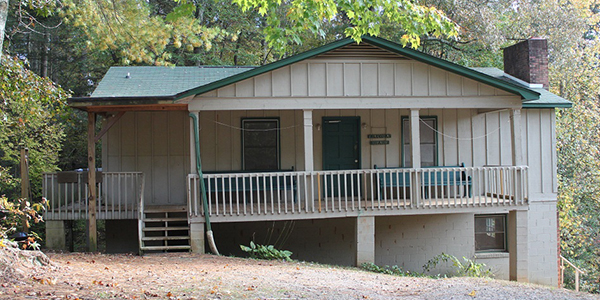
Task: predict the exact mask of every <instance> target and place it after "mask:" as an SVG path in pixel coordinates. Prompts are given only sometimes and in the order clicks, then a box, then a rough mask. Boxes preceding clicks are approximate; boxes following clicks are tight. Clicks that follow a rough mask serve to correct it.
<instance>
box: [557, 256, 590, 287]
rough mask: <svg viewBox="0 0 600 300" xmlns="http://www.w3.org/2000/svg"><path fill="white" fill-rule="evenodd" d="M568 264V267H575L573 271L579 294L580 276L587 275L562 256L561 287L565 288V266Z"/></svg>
mask: <svg viewBox="0 0 600 300" xmlns="http://www.w3.org/2000/svg"><path fill="white" fill-rule="evenodd" d="M565 262H566V263H567V265H569V266H571V267H573V269H575V290H576V291H578V292H579V274H583V275H585V274H586V273H585V271H584V270H582V269H580V268H578V267H577V266H575V265H574V264H573V263H571V262H570V261H569V260H568V259H566V258H565V257H564V256H562V255H560V285H561V286H563V284H564V281H565V264H564V263H565Z"/></svg>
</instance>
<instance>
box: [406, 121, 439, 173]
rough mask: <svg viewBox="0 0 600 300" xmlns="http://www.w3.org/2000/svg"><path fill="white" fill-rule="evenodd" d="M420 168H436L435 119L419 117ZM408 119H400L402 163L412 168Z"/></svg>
mask: <svg viewBox="0 0 600 300" xmlns="http://www.w3.org/2000/svg"><path fill="white" fill-rule="evenodd" d="M420 119H421V123H420V124H419V131H420V133H421V134H420V139H421V166H422V167H431V166H437V165H438V164H437V163H438V161H437V134H436V130H437V118H436V117H420ZM410 140H411V139H410V119H409V118H408V117H402V163H403V166H404V167H412V165H413V164H412V149H411V145H410Z"/></svg>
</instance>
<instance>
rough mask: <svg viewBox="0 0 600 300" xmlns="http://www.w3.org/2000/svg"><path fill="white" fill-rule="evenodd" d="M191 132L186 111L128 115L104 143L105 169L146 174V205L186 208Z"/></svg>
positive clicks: (104, 139)
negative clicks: (181, 206)
mask: <svg viewBox="0 0 600 300" xmlns="http://www.w3.org/2000/svg"><path fill="white" fill-rule="evenodd" d="M189 132H190V125H189V117H188V113H187V112H185V111H169V112H127V113H125V114H124V115H123V117H121V119H120V120H119V121H118V122H117V123H115V125H114V126H113V127H112V128H111V129H110V130H109V131H108V132H107V134H106V136H105V137H104V138H103V139H102V149H103V151H102V169H103V170H104V171H108V172H127V171H141V172H143V173H144V177H145V189H144V201H145V203H146V205H185V204H186V201H187V200H186V192H185V191H186V176H187V175H188V173H189V172H190V146H189V140H190V138H189V137H190V134H189Z"/></svg>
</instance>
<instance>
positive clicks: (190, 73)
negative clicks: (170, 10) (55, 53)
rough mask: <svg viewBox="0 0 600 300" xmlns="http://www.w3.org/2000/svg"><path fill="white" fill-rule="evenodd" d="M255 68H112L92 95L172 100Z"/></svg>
mask: <svg viewBox="0 0 600 300" xmlns="http://www.w3.org/2000/svg"><path fill="white" fill-rule="evenodd" d="M252 68H253V67H210V66H206V67H112V68H110V69H109V70H108V72H107V73H106V75H104V78H103V79H102V80H101V81H100V83H99V84H98V87H97V88H96V90H95V91H94V93H92V97H93V98H99V97H156V96H171V95H175V94H177V93H179V92H181V91H185V90H189V89H193V88H195V87H198V86H204V85H206V84H208V83H211V82H214V81H218V80H219V79H222V78H226V77H230V76H232V75H235V74H238V73H241V72H244V71H247V70H249V69H252Z"/></svg>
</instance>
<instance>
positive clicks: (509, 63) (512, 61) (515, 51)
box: [504, 37, 549, 89]
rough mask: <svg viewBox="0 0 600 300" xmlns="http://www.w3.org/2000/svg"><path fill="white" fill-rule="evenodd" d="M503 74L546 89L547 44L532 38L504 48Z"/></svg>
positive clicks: (542, 40)
mask: <svg viewBox="0 0 600 300" xmlns="http://www.w3.org/2000/svg"><path fill="white" fill-rule="evenodd" d="M504 73H506V74H509V75H512V76H514V77H516V78H519V79H521V80H523V81H525V82H528V83H531V84H543V85H544V88H545V89H548V85H549V84H548V82H549V81H548V42H547V41H546V40H545V39H543V38H536V37H534V38H530V39H528V40H526V41H523V42H520V43H518V44H514V45H512V46H510V47H508V48H504Z"/></svg>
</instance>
